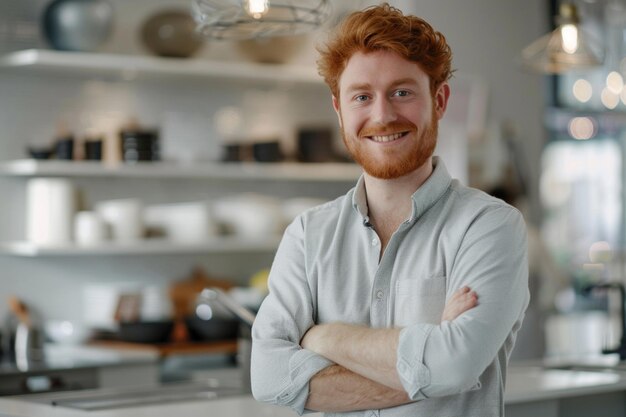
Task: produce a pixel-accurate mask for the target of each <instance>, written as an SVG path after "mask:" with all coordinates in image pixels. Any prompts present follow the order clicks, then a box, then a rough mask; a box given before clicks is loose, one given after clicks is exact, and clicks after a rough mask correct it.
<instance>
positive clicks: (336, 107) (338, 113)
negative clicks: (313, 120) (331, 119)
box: [333, 95, 343, 127]
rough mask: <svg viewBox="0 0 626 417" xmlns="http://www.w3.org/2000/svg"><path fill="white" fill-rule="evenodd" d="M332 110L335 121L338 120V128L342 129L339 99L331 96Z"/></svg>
mask: <svg viewBox="0 0 626 417" xmlns="http://www.w3.org/2000/svg"><path fill="white" fill-rule="evenodd" d="M333 109H335V113H337V119H339V127H343V126H342V123H341V109H340V108H339V99H338V98H337V97H335V96H334V95H333Z"/></svg>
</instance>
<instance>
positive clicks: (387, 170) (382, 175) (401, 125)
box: [341, 108, 439, 180]
mask: <svg viewBox="0 0 626 417" xmlns="http://www.w3.org/2000/svg"><path fill="white" fill-rule="evenodd" d="M399 131H409V135H411V134H412V135H413V136H414V137H415V138H416V139H415V140H414V142H413V143H412V144H411V147H410V149H409V150H408V151H404V152H402V153H398V151H397V150H395V149H384V148H383V149H381V152H383V153H384V154H385V155H384V157H382V158H381V157H380V156H377V155H374V154H372V152H369V151H368V150H367V148H366V146H363V144H362V142H361V141H364V140H369V139H364V137H365V136H373V135H375V134H376V133H378V132H399ZM438 131H439V120H438V119H437V115H436V113H435V109H434V108H433V111H432V115H431V120H430V123H429V124H428V125H427V126H425V127H424V129H422V131H418V129H417V126H416V125H415V124H413V123H411V122H408V121H405V122H393V123H390V124H387V125H382V126H375V127H367V126H366V127H364V128H363V129H361V130H360V131H359V132H358V136H357V137H356V138H355V137H348V135H347V134H346V132H345V131H344V129H343V127H342V128H341V137H342V138H343V143H344V144H345V145H346V148H347V149H348V152H349V153H350V156H352V158H353V159H354V161H355V162H356V163H357V164H359V165H360V166H361V167H362V168H363V170H364V171H365V172H367V173H368V174H369V175H371V176H372V177H375V178H379V179H383V180H390V179H395V178H400V177H403V176H405V175H408V174H410V173H411V172H413V171H415V170H417V169H418V168H419V167H421V166H422V165H424V164H425V163H426V161H428V159H429V158H430V157H431V156H432V155H433V153H434V152H435V147H436V146H437V135H438ZM394 154H395V155H394Z"/></svg>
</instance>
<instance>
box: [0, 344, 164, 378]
mask: <svg viewBox="0 0 626 417" xmlns="http://www.w3.org/2000/svg"><path fill="white" fill-rule="evenodd" d="M44 354H45V361H43V362H41V363H34V364H33V365H32V366H29V368H28V369H18V368H17V366H16V365H15V364H11V363H3V364H0V376H5V375H24V374H28V373H37V372H42V371H49V370H63V369H78V368H94V367H102V366H125V365H129V364H132V363H157V362H158V360H159V355H158V354H157V353H156V352H150V351H133V350H114V349H107V348H101V347H96V346H88V345H57V344H46V345H45V346H44Z"/></svg>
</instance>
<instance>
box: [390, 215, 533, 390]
mask: <svg viewBox="0 0 626 417" xmlns="http://www.w3.org/2000/svg"><path fill="white" fill-rule="evenodd" d="M526 252H527V250H526V227H525V224H524V221H523V219H522V218H521V215H520V214H519V212H518V211H517V210H514V209H512V208H510V207H508V206H503V207H500V208H497V209H495V210H492V211H489V212H487V213H485V214H484V215H483V216H481V217H479V218H478V219H476V220H475V221H474V222H473V223H472V225H471V226H470V228H469V229H468V230H467V233H466V234H465V236H464V238H463V241H462V243H461V245H460V248H459V250H458V253H457V256H456V258H455V261H454V266H453V269H452V271H451V273H450V275H449V276H448V285H449V288H448V296H450V295H451V294H452V293H453V292H454V291H455V290H456V289H458V288H461V287H462V286H464V285H467V286H469V287H470V288H471V289H472V290H474V291H476V292H477V294H478V305H477V306H476V307H474V308H472V309H470V310H468V311H466V312H465V313H463V314H462V315H460V316H459V317H457V318H456V319H455V320H453V321H449V322H443V323H441V324H440V325H430V324H415V325H411V326H408V327H406V328H404V329H403V330H402V331H401V333H400V339H399V344H398V350H397V354H398V360H397V371H398V374H399V376H400V379H401V381H402V384H403V386H404V388H405V390H406V391H407V394H408V395H409V396H410V398H411V399H414V400H419V399H424V398H430V397H443V396H447V395H453V394H459V393H461V392H467V391H471V390H475V389H479V388H480V387H481V383H480V376H481V374H482V373H483V372H484V371H485V369H486V368H487V367H488V366H489V364H491V363H492V362H493V361H494V360H495V359H496V356H497V354H498V351H499V350H500V349H501V348H502V346H503V344H504V342H505V340H506V339H507V337H509V336H511V334H512V332H513V329H514V328H517V327H518V326H517V327H516V323H518V322H519V321H521V319H522V318H523V315H524V311H525V309H526V307H527V305H528V300H529V293H528V264H527V254H526Z"/></svg>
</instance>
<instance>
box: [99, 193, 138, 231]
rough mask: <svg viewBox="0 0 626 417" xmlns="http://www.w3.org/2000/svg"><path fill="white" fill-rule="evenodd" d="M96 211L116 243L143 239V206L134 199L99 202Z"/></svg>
mask: <svg viewBox="0 0 626 417" xmlns="http://www.w3.org/2000/svg"><path fill="white" fill-rule="evenodd" d="M96 211H97V212H98V214H100V216H102V218H103V219H104V220H105V222H106V223H107V224H108V226H109V228H110V230H111V236H112V238H113V240H114V241H116V242H133V241H137V240H140V239H141V238H143V232H144V227H143V204H142V202H141V200H139V199H136V198H126V199H120V200H108V201H101V202H99V203H97V204H96Z"/></svg>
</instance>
